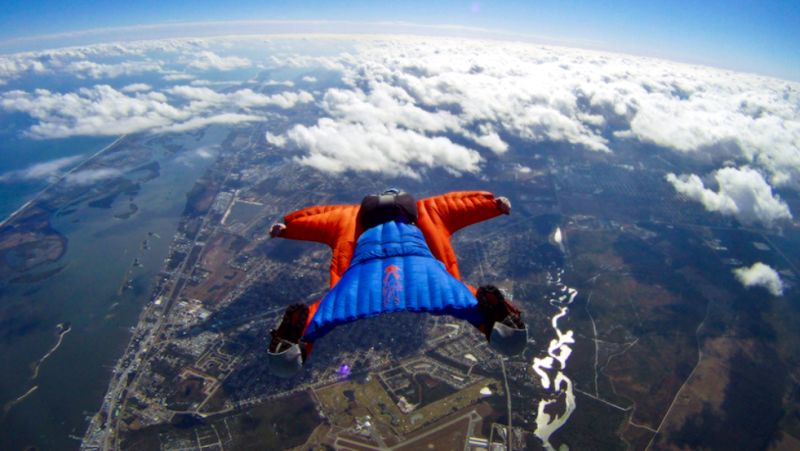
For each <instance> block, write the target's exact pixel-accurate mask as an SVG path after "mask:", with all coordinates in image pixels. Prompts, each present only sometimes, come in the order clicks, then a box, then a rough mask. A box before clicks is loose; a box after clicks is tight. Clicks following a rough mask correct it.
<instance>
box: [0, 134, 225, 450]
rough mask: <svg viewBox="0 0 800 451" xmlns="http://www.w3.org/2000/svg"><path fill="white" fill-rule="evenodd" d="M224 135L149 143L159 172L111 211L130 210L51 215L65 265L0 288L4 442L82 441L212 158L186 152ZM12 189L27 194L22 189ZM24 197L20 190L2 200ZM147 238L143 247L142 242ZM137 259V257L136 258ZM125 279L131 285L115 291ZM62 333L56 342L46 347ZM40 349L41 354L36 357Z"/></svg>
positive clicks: (49, 444)
mask: <svg viewBox="0 0 800 451" xmlns="http://www.w3.org/2000/svg"><path fill="white" fill-rule="evenodd" d="M223 137H224V136H223V134H222V132H221V131H220V132H218V133H216V134H214V133H206V134H205V137H204V138H202V139H200V140H199V141H198V140H196V139H195V138H192V137H186V138H181V139H183V141H181V142H180V143H181V145H183V146H184V148H185V149H187V150H185V151H183V152H179V153H177V154H175V153H174V152H171V151H166V150H165V149H152V152H153V155H154V156H155V159H156V160H157V161H158V162H159V164H160V167H161V174H160V176H159V177H157V178H155V179H153V180H149V181H147V182H145V183H143V184H142V186H141V190H140V191H139V193H138V194H137V195H136V196H135V198H134V200H133V202H135V203H136V205H137V206H138V211H136V213H135V214H133V215H132V216H130V217H129V218H127V219H120V218H118V217H114V215H115V214H118V213H120V212H125V211H128V203H129V199H128V197H127V196H121V197H120V198H119V199H117V200H116V201H115V202H114V204H113V205H112V206H111V208H110V209H99V208H89V207H87V206H85V205H83V206H81V207H80V208H79V209H78V210H77V211H75V212H73V213H71V214H68V215H65V216H57V217H54V218H53V224H52V225H53V227H54V228H55V229H56V230H58V231H59V232H60V233H62V234H63V235H64V236H66V238H67V239H68V245H67V252H66V254H65V255H64V256H63V257H62V259H61V260H60V261H59V262H58V263H57V264H56V265H58V266H60V267H63V269H61V270H60V271H59V272H57V273H56V274H55V275H53V276H51V277H49V278H47V279H45V280H41V281H38V282H33V283H21V284H10V285H8V286H7V287H8V288H7V289H6V290H5V291H4V292H2V293H0V303H1V304H0V307H2V309H3V312H4V315H3V322H2V324H0V367H2V368H3V377H2V378H0V403H2V404H3V405H4V406H5V409H4V410H5V412H4V414H3V417H2V421H0V443H2V446H1V448H3V449H23V448H25V447H26V446H36V447H37V448H39V449H58V450H62V449H76V448H78V447H79V445H80V437H81V436H82V435H83V433H84V432H85V428H86V426H87V424H88V421H87V417H89V416H91V415H93V414H94V413H95V412H96V411H97V409H98V408H99V406H100V404H101V400H102V397H103V395H104V394H105V390H106V388H107V386H108V380H109V377H110V375H111V369H112V367H113V366H114V364H115V363H116V360H117V358H118V357H119V356H120V355H121V353H122V351H123V350H124V348H125V346H126V345H127V342H128V340H129V338H130V328H131V327H132V326H134V325H135V324H136V322H137V320H138V316H139V313H140V311H141V308H142V305H143V304H144V303H145V302H147V300H148V299H149V296H150V293H151V291H152V287H153V284H154V283H155V279H156V276H157V274H158V272H159V271H160V269H161V265H162V262H163V261H164V259H165V257H166V256H167V253H168V248H169V244H170V242H171V241H172V237H173V235H174V233H175V231H176V229H177V225H178V222H179V220H180V216H181V213H182V211H183V208H184V205H185V202H186V194H187V193H188V192H189V190H190V189H191V188H192V186H193V184H194V182H195V180H196V179H197V178H198V177H199V176H200V175H202V173H203V172H204V171H205V168H206V167H207V166H208V164H209V163H210V162H211V160H204V159H200V158H195V159H187V158H186V154H189V153H191V152H190V151H191V150H192V149H193V148H196V147H201V146H207V145H210V144H217V143H219V142H221V141H222V138H223ZM112 140H113V139H112ZM112 140H109V141H112ZM176 141H177V140H173V144H174V143H175V142H176ZM105 144H107V142H104V141H98V142H96V143H95V147H93V148H90V149H84V150H83V152H85V153H86V154H87V155H92V154H93V153H94V152H96V151H97V150H99V149H100V148H102V147H103V145H105ZM66 153H67V154H69V152H66ZM78 163H79V162H78ZM11 170H16V169H11ZM5 192H6V193H7V192H12V188H8V187H7V188H6V191H5ZM19 193H20V194H19V196H22V197H24V196H26V195H28V194H24V193H25V190H24V189H23V190H21V191H20V192H19ZM24 201H25V200H24V199H22V198H21V197H18V199H17V201H16V202H9V204H18V205H21V204H22V203H24ZM14 208H17V207H14ZM12 211H13V208H12ZM154 234H155V235H154ZM156 236H158V237H160V238H156ZM144 240H148V244H149V246H147V247H145V246H143V245H142V244H143V242H144ZM134 259H138V260H139V262H140V263H141V265H142V266H140V267H139V266H134V265H133V262H134ZM129 279H130V280H131V284H130V288H129V289H127V290H121V287H122V286H123V285H125V284H126V282H127V281H128V280H129ZM65 322H68V323H69V324H70V327H71V329H70V331H69V333H67V334H65V335H63V336H62V337H59V335H60V332H61V329H59V324H62V323H65ZM59 339H61V343H60V345H59V346H58V348H57V349H56V350H55V351H53V352H51V353H50V354H49V355H48V352H50V351H51V350H52V349H53V348H54V346H55V345H56V344H57V342H58V340H59ZM43 356H47V357H46V358H45V359H44V360H42V361H40V360H41V359H42V358H43ZM37 366H38V368H37ZM37 373H38V374H37ZM28 392H30V393H28ZM26 393H28V394H27V396H24V398H23V399H22V400H19V401H18V402H16V403H14V400H16V399H18V398H19V397H21V396H23V395H25V394H26Z"/></svg>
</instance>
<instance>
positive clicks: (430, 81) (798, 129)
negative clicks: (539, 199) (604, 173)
mask: <svg viewBox="0 0 800 451" xmlns="http://www.w3.org/2000/svg"><path fill="white" fill-rule="evenodd" d="M271 61H272V63H273V64H274V65H289V66H293V67H304V68H319V69H323V70H335V71H339V72H341V73H342V80H343V81H345V82H346V83H347V84H348V85H349V86H350V87H351V89H349V90H351V91H353V92H354V93H355V94H357V95H360V94H359V93H358V91H363V95H364V96H366V98H367V99H366V100H365V101H367V102H371V101H372V99H369V97H370V96H371V95H372V90H379V89H381V88H380V86H381V85H389V86H391V87H392V88H396V89H402V90H403V91H405V93H406V94H407V95H408V96H409V97H410V98H411V101H402V102H400V101H399V100H398V103H400V104H403V102H405V103H406V104H409V103H410V104H412V105H414V106H416V107H419V108H422V109H424V110H425V111H428V112H430V113H432V114H437V113H439V112H442V111H446V112H450V113H452V114H453V116H455V119H456V121H457V122H458V125H459V127H460V128H452V129H450V130H449V131H450V132H453V133H458V134H461V135H462V136H464V137H465V138H467V139H470V140H472V141H473V142H475V143H476V144H477V145H480V146H483V147H488V148H489V149H492V150H493V151H495V152H502V151H503V149H504V148H505V146H506V143H505V142H504V140H503V138H502V137H503V136H504V135H511V136H515V137H517V138H521V139H524V140H527V141H533V142H548V141H555V142H562V143H569V144H573V145H576V146H579V147H582V148H585V149H589V150H596V151H610V150H612V147H613V145H614V140H615V139H616V140H636V141H641V142H646V143H654V144H657V145H659V146H662V147H666V148H669V149H673V150H675V151H678V152H682V153H684V154H689V155H691V154H692V153H697V154H704V155H705V154H708V155H710V156H711V157H712V160H713V159H714V158H718V160H719V161H723V160H724V159H727V158H731V157H733V158H735V159H739V160H744V161H745V162H746V163H747V164H749V165H750V166H753V167H756V168H758V169H760V170H762V171H763V173H764V174H765V175H766V176H767V177H768V180H769V182H770V183H772V184H774V185H776V186H786V187H793V188H800V107H798V105H800V85H798V84H797V83H793V82H787V81H782V80H776V79H772V78H767V77H761V76H756V75H750V74H737V73H731V72H727V71H723V70H717V69H713V68H707V67H699V66H690V65H685V64H679V63H672V62H667V61H662V60H657V59H651V58H642V57H634V56H627V55H616V54H609V53H602V52H593V51H586V50H577V49H568V48H553V47H547V46H536V45H528V44H516V43H508V42H486V41H474V40H459V39H436V38H398V39H391V38H381V39H372V40H368V39H365V40H362V41H360V42H358V43H357V45H356V49H355V52H354V53H341V54H339V55H336V56H322V57H311V56H307V55H294V54H290V55H282V56H273V57H272V58H271ZM394 99H401V97H400V96H395V97H394ZM334 117H338V118H339V119H342V117H341V116H334ZM480 127H490V128H491V129H492V130H493V131H494V133H487V134H480V133H477V132H476V131H475V130H476V129H477V128H480ZM420 130H421V129H420ZM717 154H719V155H717Z"/></svg>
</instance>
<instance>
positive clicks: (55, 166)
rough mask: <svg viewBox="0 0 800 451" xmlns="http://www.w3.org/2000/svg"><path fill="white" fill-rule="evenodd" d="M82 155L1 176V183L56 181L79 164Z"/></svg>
mask: <svg viewBox="0 0 800 451" xmlns="http://www.w3.org/2000/svg"><path fill="white" fill-rule="evenodd" d="M81 158H83V157H81V156H80V155H78V156H74V157H65V158H58V159H55V160H50V161H45V162H43V163H37V164H34V165H33V166H30V167H28V168H25V169H22V170H18V171H10V172H6V173H5V174H3V175H0V182H10V183H13V182H17V181H19V180H55V179H56V178H57V177H59V176H60V175H61V172H62V170H63V169H66V168H67V167H69V166H72V165H73V164H75V163H77V162H78V161H79V160H80V159H81Z"/></svg>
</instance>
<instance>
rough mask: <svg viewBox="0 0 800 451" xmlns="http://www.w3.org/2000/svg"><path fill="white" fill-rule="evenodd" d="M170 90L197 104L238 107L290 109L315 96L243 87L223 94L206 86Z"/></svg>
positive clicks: (177, 87) (298, 92)
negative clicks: (269, 92)
mask: <svg viewBox="0 0 800 451" xmlns="http://www.w3.org/2000/svg"><path fill="white" fill-rule="evenodd" d="M168 92H169V93H171V94H174V95H176V96H180V97H183V98H185V99H188V100H191V101H193V102H194V105H195V106H197V105H201V104H205V105H220V104H230V105H235V106H236V107H238V108H254V107H265V106H277V107H280V108H284V109H288V108H293V107H294V106H295V105H297V104H298V103H308V102H311V101H313V100H314V97H313V96H312V95H311V94H309V93H308V92H306V91H297V92H290V91H287V92H279V93H277V94H272V95H265V94H259V93H257V92H255V91H253V90H252V89H241V90H238V91H234V92H232V93H225V94H223V93H218V92H216V91H213V90H211V89H209V88H206V87H197V86H185V85H181V86H175V87H173V88H170V89H169V90H168Z"/></svg>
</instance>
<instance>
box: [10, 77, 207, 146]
mask: <svg viewBox="0 0 800 451" xmlns="http://www.w3.org/2000/svg"><path fill="white" fill-rule="evenodd" d="M0 108H3V109H5V110H8V111H21V112H25V113H27V114H29V115H30V116H31V117H33V118H34V119H36V120H37V121H38V122H37V123H36V124H34V125H33V126H32V127H31V128H30V129H29V130H28V133H29V134H30V135H31V136H33V137H38V138H63V137H67V136H75V135H94V136H103V135H106V136H108V135H111V136H113V135H122V134H126V133H132V132H136V131H142V130H147V129H150V128H154V127H163V126H166V125H169V124H171V123H174V122H177V121H182V120H186V119H189V117H190V116H191V115H192V112H191V111H188V110H181V109H178V108H175V107H173V106H171V105H169V104H168V103H166V102H165V101H164V98H163V95H161V96H160V97H159V96H158V94H157V93H138V94H135V95H133V96H128V95H125V94H124V93H122V92H120V91H117V90H115V89H114V88H112V87H110V86H108V85H98V86H95V87H93V88H81V89H79V90H78V91H77V92H75V93H68V94H61V93H55V92H51V91H48V90H45V89H37V90H35V91H34V92H32V93H28V92H25V91H18V90H15V91H10V92H5V93H3V94H1V95H0Z"/></svg>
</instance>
